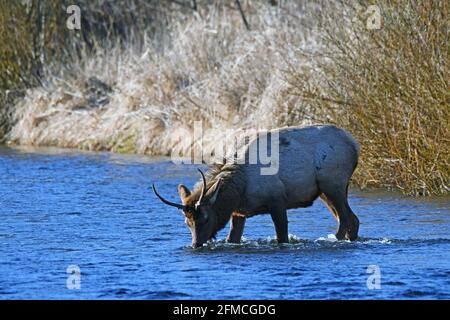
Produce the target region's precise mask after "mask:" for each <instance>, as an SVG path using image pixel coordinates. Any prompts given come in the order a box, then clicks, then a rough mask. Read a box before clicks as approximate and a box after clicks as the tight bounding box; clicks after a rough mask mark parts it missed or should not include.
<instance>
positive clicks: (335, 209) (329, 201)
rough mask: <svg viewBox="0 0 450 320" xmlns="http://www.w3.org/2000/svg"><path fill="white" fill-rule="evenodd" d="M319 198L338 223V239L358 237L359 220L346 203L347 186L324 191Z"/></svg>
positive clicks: (354, 238)
mask: <svg viewBox="0 0 450 320" xmlns="http://www.w3.org/2000/svg"><path fill="white" fill-rule="evenodd" d="M321 198H322V200H324V202H325V203H326V205H327V206H328V208H329V209H330V211H331V212H332V213H333V215H334V216H335V218H336V220H337V221H338V223H339V227H338V230H337V232H336V238H337V239H338V240H343V239H346V240H351V241H353V240H356V239H357V238H358V230H359V220H358V217H357V216H356V215H355V214H354V213H353V211H352V209H351V208H350V206H349V204H348V200H347V188H336V189H334V190H333V189H332V190H331V191H324V192H323V194H322V195H321Z"/></svg>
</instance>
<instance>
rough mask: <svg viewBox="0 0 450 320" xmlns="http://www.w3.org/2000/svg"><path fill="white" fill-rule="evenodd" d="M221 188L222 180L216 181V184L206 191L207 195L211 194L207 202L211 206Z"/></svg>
mask: <svg viewBox="0 0 450 320" xmlns="http://www.w3.org/2000/svg"><path fill="white" fill-rule="evenodd" d="M221 186H222V179H219V180H217V182H216V183H215V184H214V185H213V186H212V187H211V188H210V189H209V190H208V193H210V194H211V193H212V194H211V197H210V198H209V200H208V202H209V204H210V205H213V204H214V203H215V202H216V200H217V195H218V194H219V191H220V187H221Z"/></svg>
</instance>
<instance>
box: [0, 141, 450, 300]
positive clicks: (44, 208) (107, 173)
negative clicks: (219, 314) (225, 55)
mask: <svg viewBox="0 0 450 320" xmlns="http://www.w3.org/2000/svg"><path fill="white" fill-rule="evenodd" d="M197 179H198V172H197V171H196V166H193V165H183V166H180V165H175V164H173V163H171V162H170V161H169V159H164V158H150V157H144V156H131V155H116V154H110V153H83V152H76V151H69V150H58V149H30V148H27V149H25V148H6V147H0V218H1V220H0V298H1V299H449V298H450V205H449V200H450V198H449V197H440V198H417V199H416V198H408V197H404V196H402V195H400V194H398V193H393V192H380V191H378V192H360V191H357V190H353V191H352V192H351V194H350V205H351V206H352V208H353V210H354V211H355V213H357V215H358V216H359V218H360V221H361V227H360V236H361V239H360V240H358V241H356V242H353V243H350V242H346V241H336V240H335V239H334V238H333V237H332V236H330V234H333V233H334V232H335V229H336V221H335V220H334V218H333V217H332V215H331V213H330V212H329V211H328V210H327V208H326V207H325V206H324V205H323V204H322V203H321V202H320V201H316V203H315V204H314V206H312V207H309V208H305V209H297V210H290V215H289V232H290V234H291V236H290V240H291V243H290V244H287V245H281V246H280V245H277V244H276V242H275V241H274V228H273V224H272V222H271V219H270V216H268V215H263V216H257V217H254V218H251V219H249V220H248V221H247V225H246V229H245V233H244V236H245V240H244V241H243V243H242V244H240V245H230V244H227V243H225V241H224V240H223V239H224V238H225V237H226V234H227V230H222V231H221V232H220V233H219V235H218V238H217V240H216V241H215V242H212V243H210V244H208V245H207V246H206V247H204V248H200V249H198V250H194V249H192V248H191V247H190V246H189V245H190V241H191V239H190V233H189V230H188V229H187V227H186V226H185V225H184V222H183V216H182V214H181V213H180V212H179V211H177V210H175V209H173V208H170V207H167V206H165V205H163V204H162V203H160V202H159V201H158V200H157V199H156V198H155V196H154V195H153V194H152V192H151V191H150V188H149V187H150V186H151V184H152V183H153V182H155V183H157V185H158V187H159V190H160V192H161V193H162V194H164V195H166V196H167V197H168V198H169V199H172V200H178V199H177V197H178V196H177V188H176V186H177V184H178V183H185V184H187V185H188V186H192V185H193V184H194V182H195V181H196V180H197ZM73 265H75V266H77V267H78V268H79V270H80V277H79V278H77V277H76V274H70V271H71V270H73V269H70V268H69V273H68V267H69V266H73ZM378 271H379V275H380V278H379V279H380V281H379V282H377V279H376V278H374V277H375V276H376V275H377V274H378ZM74 276H75V278H74ZM78 279H79V282H78V281H77V280H78ZM368 283H369V285H368ZM78 284H79V285H80V286H79V289H77V287H78V286H77V285H78ZM377 284H379V286H378V285H377Z"/></svg>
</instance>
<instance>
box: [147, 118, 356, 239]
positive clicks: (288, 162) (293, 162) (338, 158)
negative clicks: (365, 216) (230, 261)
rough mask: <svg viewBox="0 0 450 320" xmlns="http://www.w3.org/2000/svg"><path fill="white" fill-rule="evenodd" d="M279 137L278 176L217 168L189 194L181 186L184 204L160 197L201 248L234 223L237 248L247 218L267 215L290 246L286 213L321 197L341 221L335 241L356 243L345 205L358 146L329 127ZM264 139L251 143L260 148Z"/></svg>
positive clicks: (241, 167) (248, 167)
mask: <svg viewBox="0 0 450 320" xmlns="http://www.w3.org/2000/svg"><path fill="white" fill-rule="evenodd" d="M275 131H276V132H277V133H278V135H279V170H278V172H277V173H276V174H273V175H261V174H260V171H259V169H260V166H261V165H259V164H237V163H235V162H234V163H225V164H220V165H213V166H211V167H210V168H209V170H208V171H207V172H206V174H203V172H202V171H201V170H200V169H199V171H200V174H201V177H202V179H201V181H200V183H198V184H197V186H196V187H194V189H193V191H190V190H189V189H188V188H187V187H186V186H184V185H182V184H180V185H179V186H178V193H179V196H180V198H181V204H179V203H174V202H171V201H168V200H166V199H165V198H163V197H162V196H161V195H160V194H159V193H158V192H157V191H156V188H155V186H154V185H153V191H154V193H155V194H156V196H157V197H158V198H159V199H160V200H161V201H162V202H163V203H165V204H167V205H170V206H173V207H175V208H178V209H181V210H182V211H183V213H184V217H185V223H186V224H187V226H188V227H189V229H190V231H191V234H192V246H193V247H199V246H202V245H203V244H204V243H205V242H207V241H208V240H210V239H212V238H214V237H215V235H216V233H217V232H218V231H219V230H221V229H223V228H224V227H225V225H226V224H227V223H228V221H231V224H230V232H229V235H228V237H227V241H229V242H231V243H239V242H240V240H241V237H242V234H243V231H244V225H245V221H246V220H247V218H249V217H251V216H254V215H258V214H265V213H269V214H270V215H271V217H272V220H273V223H274V225H275V231H276V236H277V240H278V242H279V243H286V242H288V218H287V210H288V209H294V208H301V207H309V206H311V205H312V204H313V202H314V201H315V200H316V199H317V198H318V197H320V198H321V199H322V200H323V201H324V202H325V204H326V205H327V206H328V208H329V209H330V211H331V213H332V214H333V216H334V217H335V218H336V220H337V221H338V228H337V232H336V238H337V239H339V240H342V239H347V240H356V239H357V237H358V229H359V220H358V218H357V217H356V215H355V214H354V213H353V211H352V210H351V208H350V206H349V204H348V201H347V192H348V185H349V181H350V178H351V176H352V174H353V172H354V170H355V168H356V165H357V162H358V155H359V146H358V143H357V142H356V141H355V140H354V139H353V137H352V136H351V135H350V134H349V133H348V132H346V131H344V130H343V129H340V128H337V127H335V126H331V125H323V126H310V127H287V128H281V129H276V130H272V131H271V132H275ZM258 139H260V137H257V138H255V139H254V140H253V141H252V142H250V144H249V145H248V147H250V146H251V145H252V144H253V143H258V141H257V140H258Z"/></svg>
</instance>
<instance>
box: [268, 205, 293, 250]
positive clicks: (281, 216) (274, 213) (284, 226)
mask: <svg viewBox="0 0 450 320" xmlns="http://www.w3.org/2000/svg"><path fill="white" fill-rule="evenodd" d="M270 216H271V217H272V221H273V224H274V225H275V231H276V233H277V241H278V243H288V242H289V237H288V219H287V212H286V208H279V207H278V208H272V209H271V210H270Z"/></svg>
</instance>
